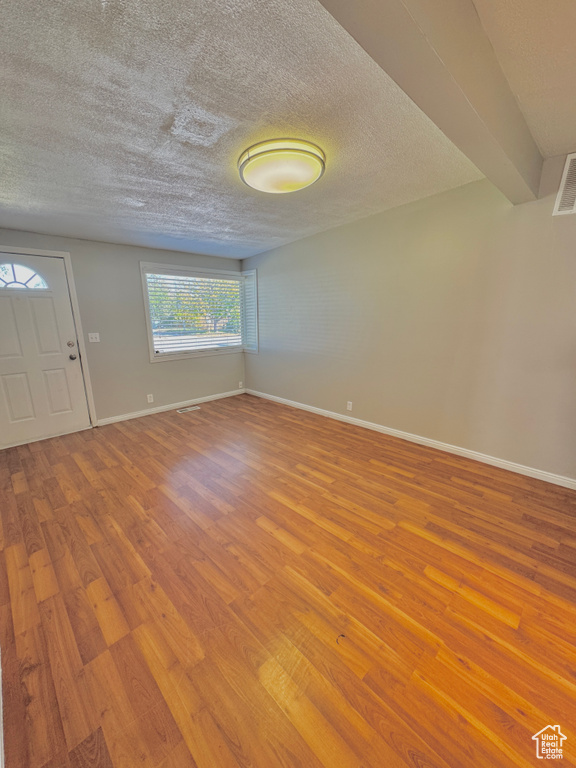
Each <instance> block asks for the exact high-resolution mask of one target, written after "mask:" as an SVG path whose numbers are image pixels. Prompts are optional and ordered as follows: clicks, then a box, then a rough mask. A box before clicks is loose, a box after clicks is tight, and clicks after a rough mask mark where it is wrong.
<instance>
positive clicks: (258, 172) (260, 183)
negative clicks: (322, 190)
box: [238, 139, 326, 194]
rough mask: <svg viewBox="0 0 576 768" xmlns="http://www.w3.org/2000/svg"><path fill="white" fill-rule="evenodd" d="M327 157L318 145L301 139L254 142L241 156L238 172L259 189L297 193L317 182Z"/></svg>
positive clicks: (249, 183) (262, 190)
mask: <svg viewBox="0 0 576 768" xmlns="http://www.w3.org/2000/svg"><path fill="white" fill-rule="evenodd" d="M325 167H326V157H325V156H324V152H322V150H321V149H320V147H317V146H316V145H315V144H311V143H310V142H309V141H301V140H300V139H272V140H270V141H261V142H260V143H259V144H254V146H252V147H248V149H247V150H246V151H245V152H243V153H242V154H241V155H240V159H239V160H238V171H239V172H240V178H241V179H242V181H243V182H244V183H245V184H248V186H249V187H253V188H254V189H258V190H260V192H271V193H272V194H282V193H284V192H296V191H297V190H299V189H304V187H309V186H310V184H314V182H315V181H318V179H319V178H320V176H322V174H323V173H324V169H325Z"/></svg>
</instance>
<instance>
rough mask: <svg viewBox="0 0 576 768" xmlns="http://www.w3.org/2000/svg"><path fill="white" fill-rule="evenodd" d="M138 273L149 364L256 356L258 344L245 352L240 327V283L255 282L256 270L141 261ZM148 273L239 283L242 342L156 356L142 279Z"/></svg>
mask: <svg viewBox="0 0 576 768" xmlns="http://www.w3.org/2000/svg"><path fill="white" fill-rule="evenodd" d="M140 274H141V278H142V293H143V296H144V315H145V319H146V334H147V337H148V354H149V357H150V362H151V363H166V362H169V361H171V360H187V359H190V358H194V357H208V356H211V355H234V354H236V355H237V354H239V353H242V352H244V351H250V352H252V353H256V352H257V351H258V345H257V343H256V348H255V349H250V350H247V349H246V345H245V333H246V331H245V324H244V290H243V284H244V280H245V278H246V277H247V276H250V277H252V276H253V277H254V280H256V270H255V269H253V270H247V271H245V272H235V271H233V270H229V269H208V268H205V267H186V266H183V265H182V264H180V265H177V264H158V263H155V262H149V261H141V262H140ZM149 274H156V275H162V274H165V275H174V276H175V277H204V278H207V277H212V278H214V279H215V280H219V279H220V280H221V279H230V280H234V281H236V282H238V283H239V284H240V316H241V320H240V327H241V331H240V332H241V336H242V342H241V343H240V344H237V345H234V346H229V347H214V348H212V349H201V350H188V351H185V352H164V353H162V354H157V353H156V351H155V350H154V333H153V328H152V316H151V313H150V297H149V295H148V281H147V279H146V276H147V275H149ZM255 290H256V305H257V295H258V294H257V284H256V288H255ZM255 334H256V340H257V339H258V318H257V315H256V329H255Z"/></svg>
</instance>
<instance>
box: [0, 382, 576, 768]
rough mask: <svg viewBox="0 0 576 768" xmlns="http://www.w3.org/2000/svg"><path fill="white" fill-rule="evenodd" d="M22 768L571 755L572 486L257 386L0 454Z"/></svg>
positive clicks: (11, 712) (3, 580)
mask: <svg viewBox="0 0 576 768" xmlns="http://www.w3.org/2000/svg"><path fill="white" fill-rule="evenodd" d="M0 506H1V511H2V514H1V528H0V547H1V548H0V633H1V634H0V644H1V648H2V668H3V694H4V719H5V751H6V765H7V768H87V767H88V766H96V767H98V768H121V767H122V768H124V767H126V768H132V767H133V766H145V767H146V768H153V767H158V768H159V767H160V766H161V767H162V768H194V767H195V766H196V768H248V767H250V768H322V766H324V767H325V768H359V767H360V766H361V767H362V768H405V767H406V766H411V767H412V768H449V767H450V768H483V767H484V766H485V767H486V768H504V767H506V766H522V767H523V768H527V767H528V766H534V765H536V764H538V763H537V762H536V749H535V747H536V743H535V742H534V741H533V740H532V735H533V734H535V733H536V732H537V731H539V730H540V729H541V728H543V727H545V726H546V725H548V724H552V725H554V724H559V725H560V726H561V728H562V732H563V733H564V734H565V735H566V736H567V737H568V738H567V741H566V742H564V759H563V761H562V763H561V764H562V765H563V766H576V650H575V646H576V493H575V492H573V491H569V490H566V489H562V488H559V487H555V486H552V485H548V484H546V483H543V482H540V481H537V480H532V479H529V478H525V477H521V476H519V475H515V474H512V473H508V472H505V471H503V470H500V469H496V468H492V467H488V466H485V465H482V464H478V463H476V462H473V461H469V460H467V459H463V458H459V457H455V456H452V455H449V454H445V453H441V452H438V451H434V450H432V449H427V448H424V447H421V446H417V445H413V444H410V443H406V442H403V441H401V440H397V439H394V438H389V437H386V436H383V435H380V434H377V433H374V432H369V431H367V430H363V429H360V428H356V427H353V426H350V425H347V424H342V423H339V422H336V421H332V420H330V419H325V418H323V417H320V416H316V415H313V414H309V413H305V412H302V411H297V410H294V409H291V408H288V407H285V406H282V405H278V404H275V403H271V402H267V401H264V400H261V399H257V398H254V397H250V396H248V395H242V396H239V397H234V398H230V399H227V400H219V401H214V402H211V403H206V404H204V405H202V408H201V410H199V411H193V412H191V413H187V414H177V413H176V412H170V413H163V414H158V415H153V416H147V417H145V418H142V419H137V420H133V421H127V422H122V423H118V424H115V425H109V426H106V427H101V428H99V429H95V430H92V431H88V432H80V433H77V434H74V435H68V436H66V437H62V438H55V439H52V440H46V441H43V442H40V443H33V444H31V445H29V446H24V447H19V448H13V449H10V450H7V451H3V452H0Z"/></svg>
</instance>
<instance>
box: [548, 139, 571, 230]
mask: <svg viewBox="0 0 576 768" xmlns="http://www.w3.org/2000/svg"><path fill="white" fill-rule="evenodd" d="M564 213H576V152H573V153H572V154H571V155H568V157H567V158H566V165H565V166H564V173H563V174H562V181H561V182H560V189H559V190H558V197H557V198H556V205H555V206H554V213H553V214H552V215H553V216H561V215H562V214H564Z"/></svg>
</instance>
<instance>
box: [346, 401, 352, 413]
mask: <svg viewBox="0 0 576 768" xmlns="http://www.w3.org/2000/svg"><path fill="white" fill-rule="evenodd" d="M346 410H347V411H351V410H352V400H348V402H347V403H346Z"/></svg>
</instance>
